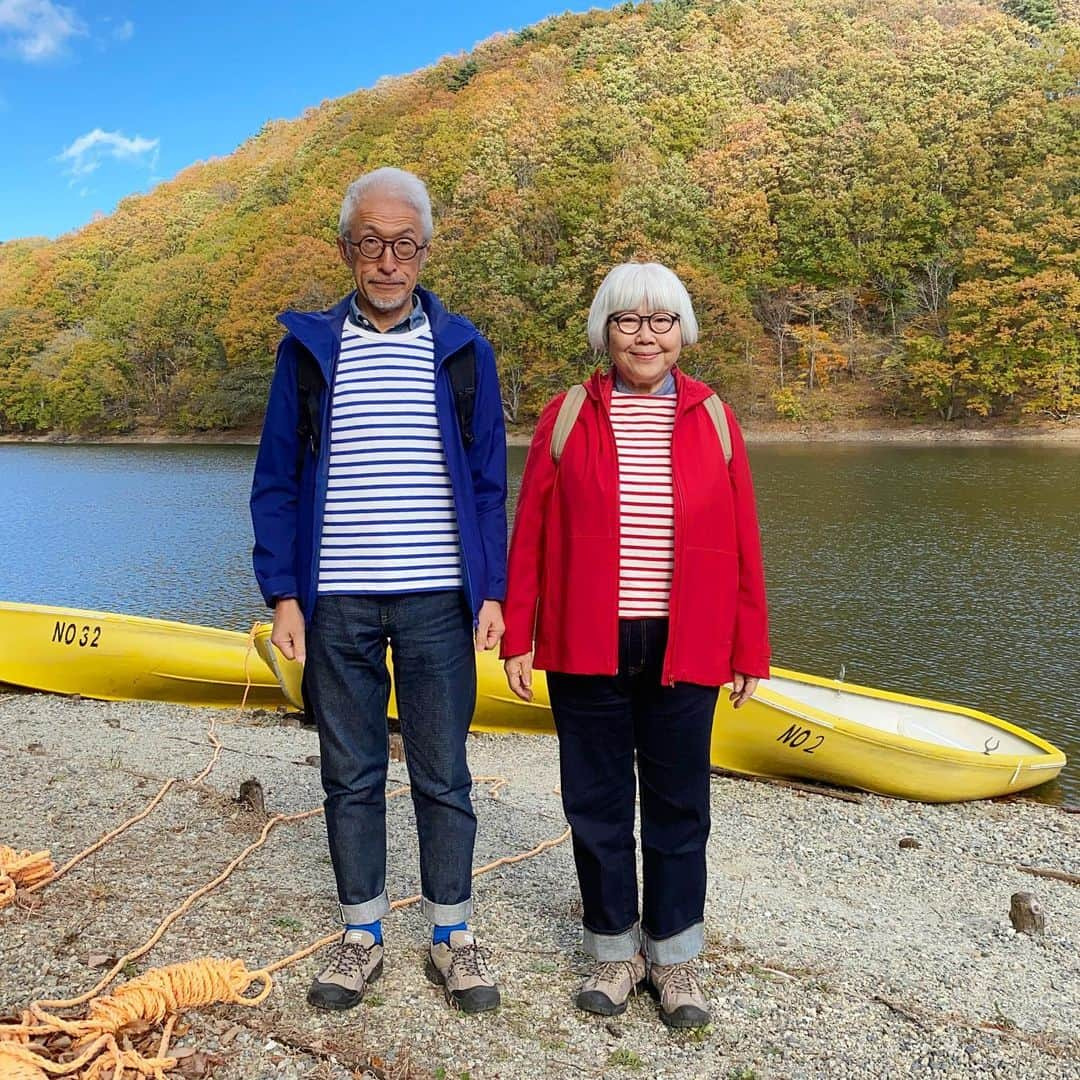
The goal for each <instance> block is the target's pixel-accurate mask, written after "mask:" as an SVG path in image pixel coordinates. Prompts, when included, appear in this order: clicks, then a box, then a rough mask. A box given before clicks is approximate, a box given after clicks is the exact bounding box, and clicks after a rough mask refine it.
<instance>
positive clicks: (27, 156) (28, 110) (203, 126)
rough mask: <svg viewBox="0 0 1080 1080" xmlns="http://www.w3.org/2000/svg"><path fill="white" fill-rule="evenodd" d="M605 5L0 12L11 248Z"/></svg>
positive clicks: (80, 0)
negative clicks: (255, 140)
mask: <svg viewBox="0 0 1080 1080" xmlns="http://www.w3.org/2000/svg"><path fill="white" fill-rule="evenodd" d="M607 2H610V0H594V2H592V3H588V2H583V0H578V2H574V0H571V2H570V3H569V4H568V3H566V2H562V3H560V2H558V0H502V2H500V0H479V2H466V3H465V4H464V5H463V6H461V7H458V6H457V5H453V4H450V3H447V2H446V0H441V2H436V0H406V2H402V0H396V2H390V3H382V4H379V3H372V2H371V0H366V2H365V0H353V2H352V3H340V2H337V0H327V2H316V3H284V2H275V0H265V2H262V3H258V4H255V3H232V2H230V0H217V2H216V3H209V2H205V0H188V2H186V3H184V4H176V5H171V4H169V5H167V4H159V3H157V2H153V3H146V2H143V3H138V2H134V0H132V2H127V3H125V2H122V0H116V2H110V0H103V2H90V0H71V2H70V3H65V4H61V3H56V2H54V0H0V139H2V146H3V150H2V152H0V241H3V240H10V239H12V238H14V237H18V236H41V235H44V236H50V237H55V236H58V235H60V234H61V233H64V232H67V231H69V230H71V229H75V228H78V227H79V226H80V225H84V224H85V223H86V222H87V221H89V220H90V219H91V218H92V217H93V216H94V215H95V214H98V213H102V212H104V213H108V212H110V211H111V210H112V209H113V208H114V207H115V206H116V203H117V202H118V201H119V200H120V199H121V198H123V197H124V196H125V195H128V194H131V193H132V192H137V191H146V190H147V189H148V188H150V187H152V186H153V185H154V184H155V183H158V182H159V181H161V180H164V179H168V178H169V177H170V176H173V175H175V174H176V173H177V172H178V171H179V170H180V169H182V168H184V167H185V166H186V165H190V164H191V163H192V162H194V161H199V160H203V159H206V158H209V157H215V156H219V155H222V154H227V153H229V152H230V151H231V150H233V149H235V148H236V147H237V146H238V145H239V144H240V143H241V142H243V141H244V139H246V138H248V137H249V136H250V135H253V134H254V133H255V132H256V131H258V130H259V128H260V127H261V126H262V124H263V123H264V122H265V121H266V120H270V119H289V118H292V117H295V116H298V115H300V114H301V113H302V112H303V111H304V110H305V109H306V108H308V107H309V106H312V105H318V104H319V102H321V101H324V100H325V99H327V98H335V97H340V96H341V95H342V94H347V93H350V92H351V91H353V90H356V89H358V88H361V87H368V86H371V85H372V84H373V83H374V82H375V81H376V80H377V79H378V78H380V77H381V76H383V75H399V74H404V73H405V72H409V71H413V70H415V69H416V68H419V67H425V66H427V65H428V64H432V63H434V62H435V61H436V60H438V59H439V58H440V57H442V56H446V55H447V54H452V53H459V52H463V51H467V50H469V49H470V48H472V46H473V45H475V44H476V43H477V42H478V41H482V40H483V39H484V38H487V37H490V36H491V35H492V34H494V33H497V32H500V31H506V30H520V29H521V28H522V27H525V26H529V25H530V24H532V23H535V22H538V21H540V20H541V19H543V18H545V17H546V16H548V15H552V14H557V13H559V12H562V11H566V10H571V11H585V10H588V9H589V8H590V7H596V6H605V4H606V3H607Z"/></svg>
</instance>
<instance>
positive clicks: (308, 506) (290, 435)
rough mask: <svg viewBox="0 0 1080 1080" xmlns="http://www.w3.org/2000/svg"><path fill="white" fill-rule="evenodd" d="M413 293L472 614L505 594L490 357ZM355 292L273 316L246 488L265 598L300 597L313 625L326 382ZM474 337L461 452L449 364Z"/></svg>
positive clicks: (473, 333)
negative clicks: (302, 367) (425, 333)
mask: <svg viewBox="0 0 1080 1080" xmlns="http://www.w3.org/2000/svg"><path fill="white" fill-rule="evenodd" d="M416 293H417V295H418V296H419V297H420V303H421V305H422V306H423V309H424V312H425V313H426V315H427V317H428V322H429V324H430V326H431V333H432V337H433V338H434V342H435V411H436V416H437V418H438V423H439V433H440V436H441V438H442V445H443V451H444V452H445V454H446V464H447V468H448V470H449V473H450V482H451V486H452V488H453V492H454V506H455V509H456V511H457V524H458V533H459V536H460V543H461V562H462V577H463V579H464V589H465V594H466V599H467V600H468V603H469V607H470V609H471V610H472V612H473V615H474V617H475V616H476V614H477V612H479V610H480V605H481V604H482V603H483V602H484V601H485V600H500V601H501V600H502V599H503V597H504V595H505V591H506V434H505V430H504V425H503V412H502V400H501V398H500V395H499V383H498V376H497V374H496V370H495V354H494V352H493V351H492V348H491V345H490V344H489V343H488V342H487V340H486V339H485V338H484V337H483V336H482V335H481V334H480V332H479V331H478V330H477V329H476V327H475V326H473V324H472V323H471V322H469V320H468V319H466V318H464V317H462V316H461V315H455V314H451V313H450V312H448V311H447V310H446V308H444V307H443V305H442V303H441V302H440V301H439V299H438V297H436V296H435V294H434V293H431V292H428V291H427V290H426V289H421V288H417V290H416ZM353 295H354V294H350V295H349V296H347V297H345V299H343V300H341V301H340V302H339V303H337V304H335V305H334V306H333V307H332V308H330V309H329V310H327V311H314V312H298V311H287V312H285V313H284V314H282V315H279V316H278V322H280V323H281V324H282V326H284V327H285V329H286V330H287V331H288V333H287V334H286V335H285V337H284V338H283V339H282V341H281V344H280V345H279V346H278V351H277V363H276V366H275V369H274V377H273V380H272V382H271V384H270V396H269V400H268V403H267V408H266V419H265V421H264V422H263V430H262V437H261V439H260V441H259V452H258V456H257V457H256V459H255V476H254V480H253V482H252V487H251V521H252V525H253V527H254V531H255V548H254V552H253V559H252V561H253V563H254V566H255V576H256V578H257V579H258V582H259V588H260V589H261V591H262V594H263V599H265V601H266V602H267V604H269V605H271V606H273V605H274V604H275V603H276V602H277V601H278V600H280V599H284V598H287V597H296V598H297V599H298V600H299V601H300V606H301V607H302V608H303V611H304V616H305V618H306V619H307V620H309V621H310V619H311V616H312V613H313V612H314V609H315V599H316V583H317V574H318V565H319V542H320V538H321V536H322V524H323V510H324V507H325V503H326V488H327V476H328V472H329V449H328V448H329V446H330V409H329V408H328V407H327V406H328V402H329V398H330V393H329V388H330V387H332V386H333V385H334V372H335V370H336V368H337V360H338V354H339V352H340V349H341V331H342V327H343V326H344V323H345V319H346V317H347V316H348V314H349V302H350V300H351V299H352V296H353ZM470 341H471V342H473V343H474V346H475V352H476V396H475V404H474V410H473V436H474V438H473V442H472V445H471V446H469V447H468V449H466V447H465V446H464V443H463V441H462V438H461V431H460V429H459V426H458V420H457V410H456V407H455V404H454V392H453V387H452V386H451V383H450V375H449V372H447V370H446V368H445V364H446V360H447V359H448V358H449V357H450V356H452V355H453V354H454V353H456V352H458V351H459V350H460V349H462V348H464V347H465V345H467V344H468V343H469V342H470ZM301 351H306V352H308V353H310V354H311V356H313V357H314V358H315V360H316V362H317V363H318V366H319V370H320V372H321V373H322V377H323V385H322V387H321V390H320V408H319V424H320V431H321V437H320V439H319V446H320V450H319V455H318V457H317V458H316V457H315V455H314V454H313V453H312V449H311V446H310V444H301V440H300V435H299V428H300V409H301V408H302V403H301V402H300V401H299V396H300V395H299V386H298V366H297V365H298V357H299V355H300V353H301Z"/></svg>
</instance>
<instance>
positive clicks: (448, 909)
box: [420, 896, 473, 926]
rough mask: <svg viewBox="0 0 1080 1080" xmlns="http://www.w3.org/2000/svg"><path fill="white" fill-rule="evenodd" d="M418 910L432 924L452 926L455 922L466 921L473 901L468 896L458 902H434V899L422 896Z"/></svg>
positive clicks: (470, 913) (471, 910)
mask: <svg viewBox="0 0 1080 1080" xmlns="http://www.w3.org/2000/svg"><path fill="white" fill-rule="evenodd" d="M420 910H421V911H422V912H423V913H424V917H425V918H426V919H427V921H428V922H429V923H431V925H432V926H454V925H455V924H456V923H461V922H468V920H469V916H470V915H472V913H473V902H472V897H471V896H470V897H469V898H468V899H467V900H462V901H461V903H460V904H436V903H435V901H434V900H429V899H428V898H427V897H426V896H424V897H421V898H420Z"/></svg>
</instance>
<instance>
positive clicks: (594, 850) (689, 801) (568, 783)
mask: <svg viewBox="0 0 1080 1080" xmlns="http://www.w3.org/2000/svg"><path fill="white" fill-rule="evenodd" d="M666 645H667V619H625V620H622V621H620V623H619V673H618V674H617V675H615V676H614V677H611V676H606V675H566V674H562V673H559V672H555V671H549V672H548V676H547V684H548V691H549V693H550V695H551V709H552V713H553V714H554V717H555V727H556V729H557V731H558V733H559V770H560V774H561V779H562V797H563V809H564V810H565V812H566V817H567V820H568V821H569V822H570V825H571V827H572V828H573V836H574V861H575V863H576V864H577V872H578V882H579V884H580V885H581V900H582V909H583V912H582V913H583V918H582V921H583V923H584V927H585V933H584V941H583V944H584V947H585V949H586V951H587V952H589V953H591V954H592V955H593V956H595V957H596V958H597V959H598V960H628V959H630V957H632V956H633V955H634V954H635V953H637V952H638V951H639V949H642V948H644V950H645V952H646V953H647V954H648V956H649V958H650V959H651V960H653V961H654V962H655V963H658V964H675V963H680V962H682V961H684V960H690V959H692V958H693V957H695V956H696V955H697V954H698V953H699V952H700V951H701V947H702V944H703V939H704V921H703V920H704V913H705V874H706V869H705V842H706V840H707V839H708V836H709V825H710V818H709V742H710V737H711V734H712V721H713V710H714V709H715V708H716V699H717V694H718V688H717V687H715V686H696V685H694V684H692V683H676V684H675V685H674V686H661V684H660V672H661V668H662V665H663V660H664V649H665V647H666ZM635 753H636V757H637V773H638V783H639V785H640V791H641V852H642V880H643V884H644V896H643V904H642V918H641V926H640V928H639V926H638V883H637V857H636V850H635V845H634V786H635V785H634V758H635Z"/></svg>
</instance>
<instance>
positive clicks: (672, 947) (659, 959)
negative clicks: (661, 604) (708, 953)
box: [644, 922, 705, 967]
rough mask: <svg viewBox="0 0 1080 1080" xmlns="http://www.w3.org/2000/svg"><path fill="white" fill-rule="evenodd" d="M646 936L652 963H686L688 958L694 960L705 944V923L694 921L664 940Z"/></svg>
mask: <svg viewBox="0 0 1080 1080" xmlns="http://www.w3.org/2000/svg"><path fill="white" fill-rule="evenodd" d="M644 937H645V955H646V956H647V957H648V959H649V962H650V963H652V964H660V965H662V966H665V967H666V966H667V965H668V964H684V963H686V961H687V960H693V959H694V957H695V956H697V955H698V954H699V953H700V952H701V950H702V949H703V948H704V946H705V924H704V923H703V922H697V923H694V924H693V925H692V926H688V927H687V928H686V929H685V930H680V931H679V932H678V933H677V934H672V935H671V937H666V938H664V939H663V940H662V941H657V940H656V939H655V938H651V937H649V935H648V934H645V935H644Z"/></svg>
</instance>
